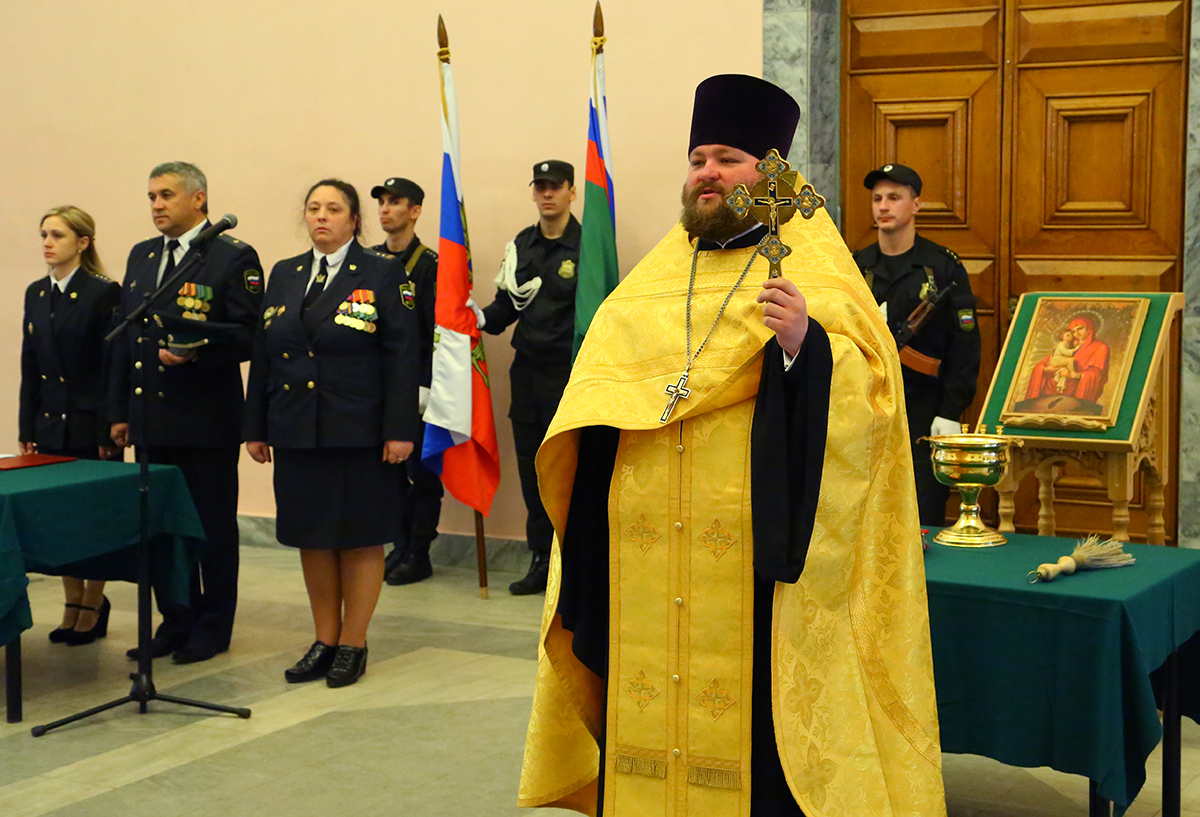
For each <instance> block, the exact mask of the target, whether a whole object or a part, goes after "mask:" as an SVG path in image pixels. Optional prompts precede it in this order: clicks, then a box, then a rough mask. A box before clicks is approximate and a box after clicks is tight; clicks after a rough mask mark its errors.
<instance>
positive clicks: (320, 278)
mask: <svg viewBox="0 0 1200 817" xmlns="http://www.w3.org/2000/svg"><path fill="white" fill-rule="evenodd" d="M328 275H329V257H328V256H325V255H322V256H321V268H320V269H318V270H317V277H316V278H314V279H313V282H312V283H311V284H309V286H308V294H306V295H305V296H304V303H302V304H301V305H300V311H301V312H305V311H307V310H308V308H309V307H310V306H312V305H313V301H315V300H316V299H317V298H319V297H320V296H321V293H322V292H324V291H325V278H326V276H328Z"/></svg>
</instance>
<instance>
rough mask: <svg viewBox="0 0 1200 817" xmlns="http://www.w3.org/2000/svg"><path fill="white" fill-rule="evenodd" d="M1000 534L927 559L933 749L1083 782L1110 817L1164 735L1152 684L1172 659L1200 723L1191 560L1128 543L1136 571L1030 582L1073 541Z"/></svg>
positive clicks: (1198, 563) (1199, 649)
mask: <svg viewBox="0 0 1200 817" xmlns="http://www.w3.org/2000/svg"><path fill="white" fill-rule="evenodd" d="M1006 536H1007V537H1008V540H1009V543H1008V544H1007V545H1005V546H1003V547H998V548H985V549H978V550H975V549H964V548H951V547H944V546H942V545H936V544H933V545H930V548H929V550H928V551H927V552H926V556H925V572H926V578H927V582H928V588H929V618H930V629H931V635H932V640H933V664H934V675H935V680H936V684H937V696H938V714H939V717H940V720H941V732H942V749H943V751H946V752H954V753H965V754H977V755H984V756H987V757H992V758H995V759H996V760H999V761H1001V762H1003V763H1007V764H1009V765H1012V766H1026V767H1032V766H1050V767H1052V768H1054V769H1057V770H1059V771H1063V772H1068V773H1072V774H1080V775H1085V776H1087V777H1088V778H1090V779H1092V780H1094V781H1095V782H1096V784H1097V786H1098V792H1099V794H1100V795H1101V796H1102V797H1105V798H1107V799H1109V800H1111V801H1113V803H1114V804H1115V805H1116V806H1117V808H1118V814H1119V813H1121V812H1122V811H1123V810H1124V808H1126V807H1128V805H1129V804H1130V803H1132V802H1133V799H1134V797H1135V796H1136V795H1137V793H1138V791H1140V790H1141V787H1142V784H1143V783H1144V782H1145V779H1146V772H1145V764H1146V758H1147V756H1148V755H1149V754H1150V752H1151V750H1153V749H1154V747H1155V746H1157V745H1158V742H1159V740H1160V739H1161V737H1162V726H1161V724H1160V722H1159V718H1158V711H1157V708H1156V703H1155V694H1154V689H1153V687H1152V684H1151V674H1152V672H1153V671H1154V670H1156V669H1157V668H1158V667H1160V666H1161V665H1162V663H1163V661H1165V660H1166V658H1167V656H1168V655H1170V654H1171V652H1173V651H1175V650H1176V649H1178V650H1179V664H1180V688H1181V692H1180V695H1181V700H1180V705H1181V710H1182V712H1183V714H1185V715H1187V716H1188V717H1190V718H1192V719H1193V720H1198V721H1200V635H1198V634H1197V633H1198V632H1200V551H1195V550H1185V549H1176V548H1166V547H1158V546H1152V545H1132V544H1130V545H1126V550H1127V551H1128V552H1129V553H1131V554H1133V556H1135V557H1136V559H1137V563H1136V564H1134V565H1133V566H1131V567H1123V568H1118V569H1112V570H1100V571H1092V572H1083V573H1076V574H1075V575H1072V576H1059V577H1058V578H1057V579H1055V580H1054V581H1053V582H1050V583H1038V584H1034V585H1031V584H1029V583H1028V582H1027V581H1026V574H1028V573H1029V571H1030V570H1033V569H1035V568H1036V567H1037V566H1038V565H1039V564H1042V563H1044V562H1054V561H1057V559H1058V558H1059V557H1060V556H1065V555H1068V554H1070V552H1071V550H1072V549H1073V548H1074V546H1075V542H1074V540H1070V539H1055V538H1049V537H1038V536H1023V535H1019V534H1006ZM930 538H932V533H931V534H930Z"/></svg>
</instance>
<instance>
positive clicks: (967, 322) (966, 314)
mask: <svg viewBox="0 0 1200 817" xmlns="http://www.w3.org/2000/svg"><path fill="white" fill-rule="evenodd" d="M958 326H959V328H960V329H962V330H963V331H964V332H970V331H971V330H972V329H974V328H975V310H974V309H960V310H958Z"/></svg>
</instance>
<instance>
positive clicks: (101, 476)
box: [0, 460, 204, 723]
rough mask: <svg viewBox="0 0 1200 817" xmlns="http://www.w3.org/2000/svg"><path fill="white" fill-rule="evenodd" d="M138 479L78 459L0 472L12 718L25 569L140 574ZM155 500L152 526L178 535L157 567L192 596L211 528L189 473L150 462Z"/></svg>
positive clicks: (0, 579) (125, 470) (128, 469)
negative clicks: (194, 571) (192, 579)
mask: <svg viewBox="0 0 1200 817" xmlns="http://www.w3.org/2000/svg"><path fill="white" fill-rule="evenodd" d="M138 485H139V479H138V465H137V463H127V462H101V461H98V460H76V461H74V462H66V463H58V464H54V465H43V466H38V467H36V468H21V469H18V470H13V471H3V472H0V644H5V645H7V649H6V660H5V670H6V672H5V674H6V691H7V698H8V720H9V722H10V723H14V722H16V721H19V720H20V719H21V712H20V710H21V675H20V635H21V633H22V632H23V631H25V630H27V629H29V628H30V627H32V626H33V619H32V616H31V615H30V610H29V597H28V594H27V588H28V585H29V581H28V579H26V577H25V574H26V573H27V572H32V573H50V574H53V575H70V576H78V577H80V578H89V579H106V580H109V579H111V580H124V581H134V580H135V579H136V577H135V575H134V570H135V565H134V547H135V545H136V544H137V541H138V531H139V504H140V503H139V499H140V493H139V490H138ZM149 499H150V502H149V517H150V532H151V533H166V534H172V539H171V541H172V546H171V547H156V548H154V550H153V551H152V561H151V571H152V574H153V575H154V576H156V577H164V579H166V581H164V582H163V589H165V590H167V591H169V592H170V595H171V597H172V598H173V599H175V600H177V601H181V602H184V603H186V602H187V598H188V581H189V576H190V566H191V565H192V564H193V563H194V562H195V559H196V556H197V553H196V551H197V548H198V547H199V541H198V540H202V539H203V538H204V528H203V527H202V526H201V524H200V518H199V516H197V514H196V509H195V506H193V504H192V497H191V494H190V493H189V492H188V488H187V483H186V482H185V481H184V478H183V473H182V472H181V471H180V470H179V469H178V468H176V467H175V466H172V465H152V466H150V494H149ZM182 537H194V538H192V539H183V538H182Z"/></svg>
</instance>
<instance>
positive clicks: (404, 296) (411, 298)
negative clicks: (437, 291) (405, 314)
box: [400, 284, 417, 309]
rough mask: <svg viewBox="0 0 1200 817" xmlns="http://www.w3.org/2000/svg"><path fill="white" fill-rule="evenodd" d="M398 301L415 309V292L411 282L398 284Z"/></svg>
mask: <svg viewBox="0 0 1200 817" xmlns="http://www.w3.org/2000/svg"><path fill="white" fill-rule="evenodd" d="M400 303H402V304H404V305H405V306H406V307H408V308H409V309H415V308H416V306H417V293H416V291H415V290H414V289H413V285H412V284H401V285H400Z"/></svg>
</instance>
